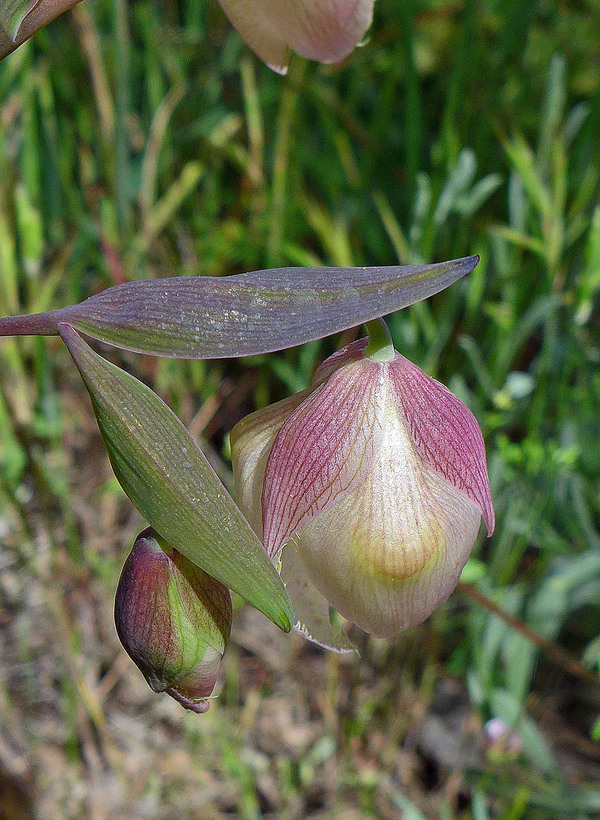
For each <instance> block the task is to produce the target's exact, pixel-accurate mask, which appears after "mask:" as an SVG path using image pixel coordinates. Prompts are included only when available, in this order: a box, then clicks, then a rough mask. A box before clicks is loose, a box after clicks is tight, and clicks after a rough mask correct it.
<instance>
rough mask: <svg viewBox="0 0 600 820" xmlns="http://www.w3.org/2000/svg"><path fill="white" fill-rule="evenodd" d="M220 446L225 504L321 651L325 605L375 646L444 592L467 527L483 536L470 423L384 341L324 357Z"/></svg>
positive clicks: (478, 442)
mask: <svg viewBox="0 0 600 820" xmlns="http://www.w3.org/2000/svg"><path fill="white" fill-rule="evenodd" d="M231 442H232V457H233V465H234V476H235V482H236V493H237V500H238V504H239V505H240V507H241V509H242V511H243V512H244V513H245V515H246V516H247V518H248V520H249V521H250V523H251V525H252V526H253V527H254V529H255V531H256V532H257V534H258V535H259V537H261V538H262V539H263V543H264V546H265V549H266V551H267V553H268V555H269V556H270V557H271V559H272V560H273V561H278V562H280V568H281V576H282V578H283V580H284V582H285V583H286V586H287V589H288V593H289V595H290V598H291V600H292V604H293V606H294V610H295V621H296V628H297V629H298V630H299V631H300V632H302V633H304V634H305V635H306V636H307V637H309V638H311V639H313V640H315V641H316V642H317V643H320V644H321V645H324V646H328V647H329V648H334V649H340V650H342V649H344V648H345V647H344V646H342V645H341V644H340V630H339V628H338V630H337V634H336V632H335V631H334V629H333V627H332V626H331V624H330V621H329V606H330V605H331V606H332V607H334V608H335V609H336V610H337V611H338V612H339V613H340V614H341V615H343V616H344V617H345V618H347V619H348V620H350V621H352V622H353V623H355V624H357V625H358V626H359V627H361V628H362V629H363V630H365V631H367V632H370V633H372V634H374V635H378V636H392V635H395V634H397V633H398V632H400V631H401V630H402V629H406V628H407V627H410V626H413V625H415V624H418V623H421V622H422V621H423V620H424V619H425V618H427V617H428V615H429V614H430V613H431V612H432V611H433V609H435V607H437V606H439V605H440V604H441V603H443V602H444V601H445V600H446V599H447V598H448V596H449V595H450V593H451V592H452V590H453V589H454V588H455V587H456V585H457V583H458V580H459V577H460V574H461V571H462V569H463V567H464V565H465V563H466V561H467V558H468V556H469V553H470V552H471V549H472V547H473V544H474V543H475V539H476V537H477V533H478V530H479V526H480V522H481V517H482V516H483V518H484V520H485V523H486V525H487V529H488V533H490V534H491V532H492V531H493V529H494V510H493V507H492V501H491V496H490V487H489V481H488V475H487V468H486V460H485V449H484V443H483V437H482V435H481V431H480V429H479V426H478V424H477V422H476V420H475V418H474V416H473V415H472V413H471V412H470V410H469V409H468V408H467V407H466V406H465V405H464V404H463V403H462V402H461V401H459V399H457V398H456V396H454V395H453V394H452V393H451V392H450V391H449V390H448V389H447V388H446V387H444V386H443V385H442V384H440V383H439V382H437V381H435V380H434V379H432V378H430V377H429V376H426V375H425V373H423V371H421V370H419V368H418V367H416V366H415V365H414V364H412V363H411V362H409V361H408V360H407V359H405V358H404V356H401V355H400V354H399V353H397V352H396V351H395V350H394V349H393V347H391V343H390V345H389V346H388V347H385V348H383V349H381V348H380V349H379V350H378V351H375V352H374V353H372V354H370V348H367V339H361V340H360V341H358V342H355V343H353V344H351V345H349V346H348V347H346V348H345V349H344V350H341V351H339V352H338V353H336V354H334V355H333V356H331V357H330V358H329V359H327V361H325V362H324V363H323V365H321V367H320V368H319V370H317V373H316V375H315V378H314V380H313V384H312V386H311V388H309V389H308V390H305V391H304V392H302V393H299V394H297V395H295V396H292V397H291V398H288V399H284V400H283V401H281V402H279V403H278V404H275V405H272V406H271V407H267V408H265V409H263V410H259V411H257V412H255V413H253V414H251V415H250V416H248V417H247V418H245V419H243V420H242V421H241V422H240V423H239V424H238V425H236V427H235V428H234V430H233V432H232V438H231ZM342 643H343V642H342Z"/></svg>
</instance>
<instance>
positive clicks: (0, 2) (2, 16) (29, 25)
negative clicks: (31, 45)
mask: <svg viewBox="0 0 600 820" xmlns="http://www.w3.org/2000/svg"><path fill="white" fill-rule="evenodd" d="M78 2H79V0H0V60H1V59H2V58H3V57H6V55H7V54H10V52H11V51H14V50H15V48H17V47H18V46H20V45H21V43H24V42H25V40H28V39H29V38H30V37H31V35H32V34H35V32H36V31H38V29H40V28H43V27H44V26H45V25H47V24H48V23H49V22H50V21H51V20H54V18H55V17H58V15H59V14H62V13H63V11H66V10H67V9H69V8H71V6H74V5H76V4H77V3H78Z"/></svg>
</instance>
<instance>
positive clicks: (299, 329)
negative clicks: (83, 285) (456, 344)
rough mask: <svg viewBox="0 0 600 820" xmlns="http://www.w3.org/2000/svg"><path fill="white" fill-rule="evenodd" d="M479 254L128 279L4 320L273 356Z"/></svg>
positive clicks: (432, 286) (412, 293)
mask: <svg viewBox="0 0 600 820" xmlns="http://www.w3.org/2000/svg"><path fill="white" fill-rule="evenodd" d="M478 261H479V257H478V256H469V257H466V258H465V259H458V260H455V261H453V262H442V263H440V264H437V265H407V266H404V267H397V266H394V267H383V268H277V269H273V270H267V271H258V272H255V273H241V274H238V275H236V276H227V277H222V278H213V277H203V276H189V277H178V278H172V279H155V280H146V281H141V282H128V283H126V284H123V285H117V286H116V287H113V288H109V289H108V290H105V291H103V292H102V293H99V294H97V295H96V296H92V297H91V298H89V299H86V300H85V301H84V302H82V303H81V304H79V305H72V306H70V307H66V308H61V309H60V310H54V311H49V312H48V313H40V314H37V315H32V316H12V317H6V318H4V319H0V335H2V336H9V335H29V334H42V335H46V334H56V333H58V326H59V324H60V323H61V322H65V323H67V324H70V325H72V326H73V327H75V328H76V329H77V330H79V331H81V332H82V333H85V334H86V335H88V336H92V337H93V338H95V339H100V340H102V341H103V342H108V343H109V344H112V345H116V346H117V347H122V348H125V349H127V350H135V351H138V352H140V353H151V354H154V355H157V356H173V357H181V358H189V359H219V358H226V357H235V356H250V355H255V354H258V353H270V352H272V351H274V350H282V349H284V348H287V347H294V346H295V345H299V344H303V343H304V342H310V341H313V340H314V339H320V338H322V337H323V336H329V335H331V334H333V333H337V332H339V331H342V330H346V329H347V328H349V327H354V326H355V325H359V324H362V323H363V322H367V321H370V320H371V319H375V318H378V317H380V316H384V315H385V314H387V313H392V312H393V311H396V310H399V309H400V308H403V307H407V306H408V305H412V304H414V303H415V302H418V301H420V300H421V299H425V298H426V297H428V296H432V295H433V294H434V293H438V291H440V290H443V289H444V288H446V287H448V285H451V284H452V283H453V282H456V280H457V279H460V278H461V277H462V276H465V275H466V274H467V273H470V272H471V271H472V270H473V268H474V267H475V265H476V264H477V262H478Z"/></svg>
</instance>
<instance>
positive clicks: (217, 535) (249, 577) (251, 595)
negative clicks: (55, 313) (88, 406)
mask: <svg viewBox="0 0 600 820" xmlns="http://www.w3.org/2000/svg"><path fill="white" fill-rule="evenodd" d="M58 329H59V332H60V335H61V337H62V339H63V341H64V343H65V344H66V345H67V348H68V349H69V352H70V353H71V355H72V356H73V359H74V360H75V363H76V365H77V367H78V368H79V371H80V373H81V375H82V377H83V380H84V382H85V385H86V387H87V389H88V391H89V394H90V397H91V399H92V405H93V407H94V412H95V414H96V419H97V420H98V426H99V427H100V432H101V433H102V437H103V439H104V443H105V444H106V449H107V450H108V454H109V457H110V461H111V464H112V466H113V469H114V471H115V475H116V476H117V478H118V480H119V483H120V484H121V486H122V487H123V489H124V490H125V492H126V493H127V495H128V496H129V498H130V499H131V501H132V502H133V504H134V505H135V506H136V507H137V508H138V510H139V511H140V512H141V513H142V515H143V516H144V518H145V519H146V520H147V521H148V522H149V523H150V524H151V525H152V526H153V527H154V529H155V530H156V532H157V533H158V534H159V535H161V536H162V537H163V538H164V539H165V541H167V542H168V543H169V544H171V545H172V546H173V547H175V549H177V550H178V551H179V552H180V553H182V554H183V555H185V556H186V558H189V560H190V561H192V562H193V563H194V564H196V565H197V566H199V567H200V568H201V569H203V570H204V571H205V572H207V573H208V574H209V575H211V576H212V577H213V578H216V579H217V580H218V581H220V582H221V583H222V584H225V586H227V587H229V588H230V589H233V590H235V591H236V592H237V593H238V594H239V595H241V596H242V598H245V599H246V600H247V601H248V602H249V603H250V604H252V606H254V607H256V608H257V609H259V610H260V611H261V612H264V614H265V615H267V617H269V618H270V619H271V620H272V621H273V622H274V623H275V624H277V626H279V627H280V628H281V629H283V630H285V631H289V630H290V628H291V626H292V610H291V605H290V601H289V598H288V596H287V594H286V592H285V589H284V586H283V584H282V582H281V579H280V577H279V575H278V574H277V571H276V570H275V567H274V566H273V564H272V563H271V562H270V561H269V559H268V557H267V554H266V553H265V551H264V549H263V547H262V544H261V543H260V541H259V540H258V538H257V536H256V535H255V534H254V532H253V531H252V529H251V528H250V525H249V524H248V522H247V521H246V519H245V518H244V517H243V515H242V513H241V512H240V511H239V509H238V508H237V507H236V505H235V504H234V503H233V501H232V499H231V497H230V496H229V494H228V493H227V491H226V490H225V488H224V487H223V485H222V484H221V482H220V481H219V479H218V478H217V476H216V474H215V472H214V471H213V469H212V467H211V466H210V465H209V463H208V461H207V460H206V458H205V457H204V455H203V454H202V452H201V450H200V448H199V447H198V446H197V444H196V443H195V441H194V440H193V439H192V437H191V436H190V434H189V433H188V431H187V430H186V429H185V427H184V426H183V424H182V423H181V422H180V421H179V419H178V418H177V416H176V415H175V414H174V413H173V412H172V411H171V410H170V409H169V408H168V407H167V405H166V404H165V403H164V402H163V401H162V400H161V399H160V398H159V397H158V396H157V395H156V394H155V393H154V392H153V391H152V390H151V389H150V388H149V387H147V386H146V385H144V384H142V383H141V382H140V381H138V380H137V379H136V378H134V377H133V376H131V375H130V374H129V373H125V372H124V371H123V370H121V369H120V368H118V367H116V366H115V365H113V364H111V363H110V362H107V361H106V360H105V359H103V358H102V357H101V356H99V355H98V354H97V353H95V352H94V351H93V350H92V349H91V348H90V347H89V346H88V345H87V344H86V343H85V342H84V341H83V339H82V338H81V337H80V336H79V335H78V333H77V332H76V331H75V330H74V329H73V328H72V327H70V326H69V325H66V324H60V325H59V328H58Z"/></svg>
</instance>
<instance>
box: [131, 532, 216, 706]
mask: <svg viewBox="0 0 600 820" xmlns="http://www.w3.org/2000/svg"><path fill="white" fill-rule="evenodd" d="M231 617H232V610H231V596H230V593H229V590H228V589H227V587H225V586H223V584H221V583H220V582H219V581H216V580H215V579H214V578H211V577H210V576H209V575H207V574H206V573H205V572H203V570H201V569H200V568H199V567H197V566H196V565H195V564H193V563H192V562H191V561H189V560H188V559H187V558H185V557H184V556H183V555H181V553H179V552H177V550H175V549H172V548H171V547H169V546H168V545H167V544H165V542H164V541H162V540H161V539H159V537H158V536H157V535H156V533H154V532H153V530H152V529H151V528H148V529H146V530H144V531H143V532H141V533H140V534H139V535H138V537H137V539H136V541H135V544H134V546H133V550H132V551H131V553H130V554H129V556H128V558H127V560H126V561H125V565H124V566H123V571H122V572H121V578H120V580H119V585H118V587H117V594H116V598H115V624H116V627H117V633H118V635H119V638H120V639H121V643H122V644H123V646H124V648H125V651H126V652H127V654H128V655H129V657H130V658H131V659H132V660H133V662H134V663H135V664H136V665H137V666H138V668H139V669H140V671H141V672H142V674H143V675H144V677H145V678H146V681H147V682H148V684H149V686H150V688H151V689H153V690H154V691H155V692H166V693H167V694H168V695H171V697H173V698H175V700H177V701H178V702H179V703H181V705H182V706H184V707H185V708H186V709H190V710H191V711H193V712H198V713H202V712H206V711H208V708H209V703H208V700H207V698H208V697H209V696H210V695H211V694H212V691H213V689H214V686H215V683H216V681H217V674H218V671H219V665H220V663H221V659H222V657H223V653H224V652H225V646H226V644H227V641H228V639H229V633H230V629H231Z"/></svg>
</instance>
